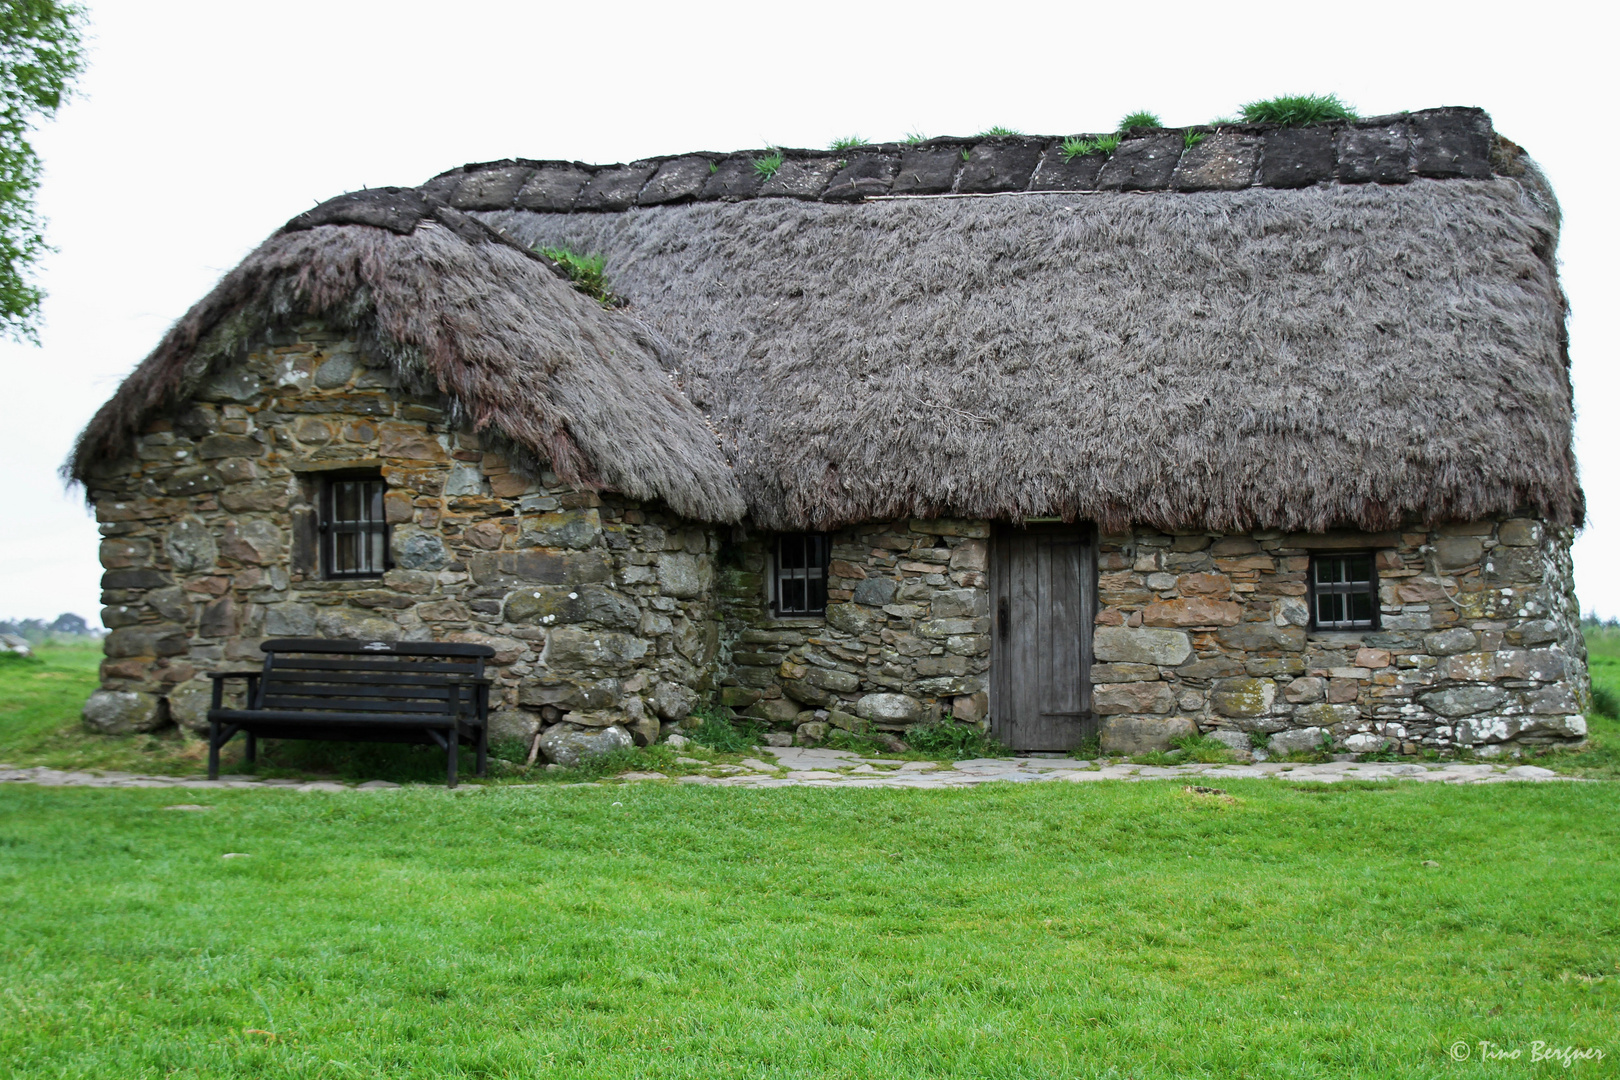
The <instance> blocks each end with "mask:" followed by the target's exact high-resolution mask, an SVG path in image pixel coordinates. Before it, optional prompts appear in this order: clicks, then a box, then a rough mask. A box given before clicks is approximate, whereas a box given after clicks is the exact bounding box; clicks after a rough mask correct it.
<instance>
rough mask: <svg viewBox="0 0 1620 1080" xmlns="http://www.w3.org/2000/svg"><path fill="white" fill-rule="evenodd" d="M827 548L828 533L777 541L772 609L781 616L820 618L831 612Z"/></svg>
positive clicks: (793, 534) (794, 534)
mask: <svg viewBox="0 0 1620 1080" xmlns="http://www.w3.org/2000/svg"><path fill="white" fill-rule="evenodd" d="M827 549H828V544H827V534H826V533H788V534H786V535H783V536H779V537H777V538H776V574H775V580H774V582H773V583H772V594H773V595H772V597H771V608H772V609H773V610H774V611H775V612H776V613H777V614H778V615H820V614H821V613H822V612H824V611H826V610H827Z"/></svg>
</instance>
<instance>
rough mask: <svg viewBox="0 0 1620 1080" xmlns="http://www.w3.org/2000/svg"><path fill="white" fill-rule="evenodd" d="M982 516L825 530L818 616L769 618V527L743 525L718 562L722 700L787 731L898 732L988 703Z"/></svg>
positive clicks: (963, 715)
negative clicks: (746, 529)
mask: <svg viewBox="0 0 1620 1080" xmlns="http://www.w3.org/2000/svg"><path fill="white" fill-rule="evenodd" d="M989 536H990V525H989V523H988V522H984V521H959V520H954V519H943V518H942V519H936V520H931V521H918V520H912V521H897V522H891V523H887V524H875V525H863V526H858V527H855V528H849V529H843V530H840V531H838V532H836V533H834V534H832V548H831V552H830V555H831V562H830V565H829V568H828V591H827V600H828V603H827V615H826V618H825V619H820V618H815V619H791V618H789V619H778V618H774V617H772V614H771V612H770V610H769V609H768V607H767V606H766V602H767V582H766V574H767V560H768V557H769V552H770V547H771V538H770V537H769V536H768V535H759V534H755V535H752V536H746V535H742V534H741V531H740V530H739V536H738V537H737V538H736V539H735V540H734V541H733V542H732V543H730V544H728V545H726V547H725V549H724V550H723V553H722V568H721V572H720V583H721V588H720V597H719V601H720V605H721V608H722V609H723V611H724V615H725V626H726V641H725V645H726V662H727V664H726V670H727V672H728V675H727V676H726V677H725V679H724V680H723V681H724V684H725V685H724V686H723V687H722V690H721V702H722V703H723V704H725V705H729V706H731V707H733V708H735V709H737V710H738V711H739V712H742V713H745V714H747V715H750V716H754V717H757V718H759V719H761V720H764V721H766V722H768V723H769V724H770V725H772V726H773V727H774V728H776V729H777V730H778V731H779V732H782V733H786V732H788V731H794V732H796V733H797V736H796V737H797V739H798V741H800V742H814V741H817V740H819V739H821V738H823V737H825V735H826V733H827V731H828V729H829V727H834V726H836V727H842V728H846V729H850V730H867V729H876V730H879V731H892V732H898V731H902V730H904V729H905V728H906V727H907V726H909V725H911V724H914V723H918V722H927V721H934V720H938V719H940V718H941V717H942V716H944V715H946V714H950V715H953V716H954V717H955V718H956V719H957V720H962V721H968V722H974V723H978V722H982V721H983V720H984V719H985V717H986V715H987V710H988V697H987V695H986V693H985V687H986V682H985V675H986V672H987V671H988V670H989V667H990V636H989V635H990V619H989V611H990V606H989V605H990V601H989V597H990V593H989V582H988V578H987V574H986V565H987V558H988V551H989V548H988V539H989Z"/></svg>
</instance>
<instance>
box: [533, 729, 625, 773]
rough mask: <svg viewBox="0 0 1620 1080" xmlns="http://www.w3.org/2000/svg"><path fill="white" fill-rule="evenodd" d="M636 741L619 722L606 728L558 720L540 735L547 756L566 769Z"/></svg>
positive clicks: (623, 747)
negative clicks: (587, 726)
mask: <svg viewBox="0 0 1620 1080" xmlns="http://www.w3.org/2000/svg"><path fill="white" fill-rule="evenodd" d="M633 745H635V740H634V739H632V738H630V733H629V732H628V731H625V730H624V728H622V727H619V726H618V725H617V724H614V725H612V726H611V727H605V728H582V727H580V726H579V725H577V724H557V725H554V726H553V727H549V728H547V729H546V732H545V734H544V735H541V736H540V752H541V753H542V754H544V755H545V757H546V760H547V761H549V762H551V763H552V764H553V765H561V766H562V767H563V768H565V769H572V768H574V767H575V766H576V765H579V764H580V763H581V762H585V761H589V760H591V759H592V758H598V757H601V756H602V755H603V754H609V753H612V752H613V751H614V750H623V749H628V748H629V747H631V746H633Z"/></svg>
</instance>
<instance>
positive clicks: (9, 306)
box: [0, 0, 85, 341]
mask: <svg viewBox="0 0 1620 1080" xmlns="http://www.w3.org/2000/svg"><path fill="white" fill-rule="evenodd" d="M84 18H85V16H84V9H83V8H82V7H80V6H79V5H78V4H74V3H60V2H58V0H0V333H4V334H5V335H7V336H9V337H12V338H16V339H19V340H27V341H37V340H38V335H37V319H38V317H39V303H40V300H41V299H42V298H43V296H44V294H43V293H42V292H41V291H40V289H39V287H38V286H37V285H36V284H34V282H33V279H32V270H33V265H34V263H35V262H36V261H38V259H39V257H40V255H42V254H43V253H44V252H45V251H46V250H47V247H46V244H45V237H44V233H43V225H44V222H43V221H42V220H41V219H40V217H39V215H38V213H37V212H36V211H35V209H34V195H35V192H36V191H37V190H38V188H39V174H40V163H39V155H38V153H36V152H35V150H34V147H33V144H32V143H31V142H30V141H29V132H30V131H31V130H32V129H33V128H34V126H35V125H36V124H37V123H38V122H39V121H40V120H42V119H49V118H50V117H52V116H54V115H55V113H56V110H57V109H59V108H60V107H61V105H62V102H63V101H64V100H66V99H67V97H68V95H69V93H70V92H71V87H72V84H73V80H74V79H75V78H77V77H78V75H79V73H80V72H81V71H83V70H84V42H83V36H84Z"/></svg>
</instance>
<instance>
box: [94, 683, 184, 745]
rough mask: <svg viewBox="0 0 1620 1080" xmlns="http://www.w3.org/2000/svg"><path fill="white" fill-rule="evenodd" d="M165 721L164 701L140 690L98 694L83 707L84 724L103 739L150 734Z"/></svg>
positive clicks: (98, 691)
mask: <svg viewBox="0 0 1620 1080" xmlns="http://www.w3.org/2000/svg"><path fill="white" fill-rule="evenodd" d="M165 719H167V717H165V715H164V710H163V699H162V698H160V697H158V696H157V695H156V694H148V693H146V692H144V691H141V690H97V691H96V692H95V693H93V694H91V695H90V700H89V701H86V702H85V703H84V723H85V726H86V727H88V728H90V729H91V730H93V731H99V732H101V733H102V734H103V735H128V734H130V733H132V732H137V731H152V730H155V729H156V728H159V727H162V726H163V721H164V720H165Z"/></svg>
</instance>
